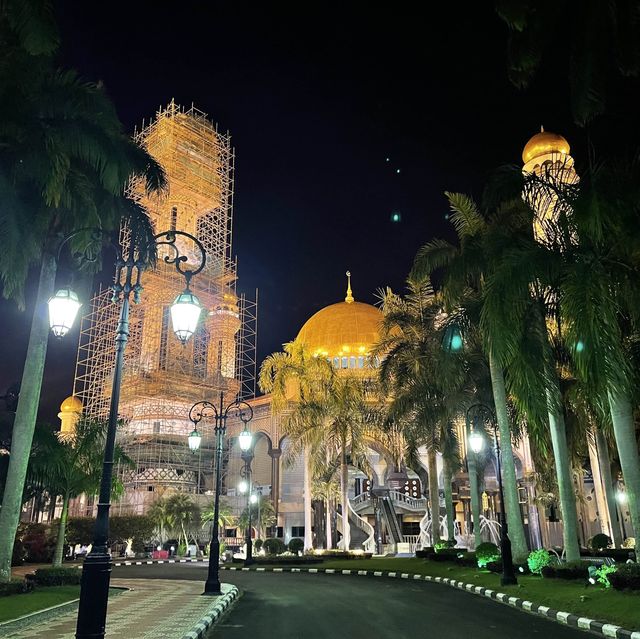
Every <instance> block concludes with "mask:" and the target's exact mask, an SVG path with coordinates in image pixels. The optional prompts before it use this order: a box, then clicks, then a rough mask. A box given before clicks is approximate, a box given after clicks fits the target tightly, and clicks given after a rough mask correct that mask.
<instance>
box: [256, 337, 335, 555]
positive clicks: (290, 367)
mask: <svg viewBox="0 0 640 639" xmlns="http://www.w3.org/2000/svg"><path fill="white" fill-rule="evenodd" d="M332 375H333V369H332V368H331V365H330V364H329V363H328V362H327V361H326V360H325V359H324V358H322V357H313V356H312V355H311V354H310V353H309V352H308V349H307V348H306V346H305V344H303V343H301V342H298V341H293V342H288V343H287V344H284V345H283V350H282V352H280V353H272V354H271V355H269V356H268V357H267V358H266V359H265V360H264V362H262V366H261V367H260V376H259V379H258V383H259V386H260V389H261V390H262V392H263V393H271V395H272V398H273V399H272V401H273V408H274V410H278V411H281V410H285V409H286V408H287V407H289V406H290V405H291V403H292V402H296V401H298V400H305V399H309V398H312V397H315V396H317V395H318V393H321V392H322V385H323V383H324V382H325V381H326V380H327V379H329V378H330V377H331V376H332ZM311 427H313V425H311ZM299 452H300V453H301V454H302V457H303V464H304V522H305V525H304V531H305V532H304V544H305V550H308V549H310V548H312V546H313V541H312V540H313V537H312V531H311V508H312V504H311V501H312V497H311V469H310V467H309V465H310V452H309V450H307V449H302V450H301V451H299ZM289 457H290V456H289Z"/></svg>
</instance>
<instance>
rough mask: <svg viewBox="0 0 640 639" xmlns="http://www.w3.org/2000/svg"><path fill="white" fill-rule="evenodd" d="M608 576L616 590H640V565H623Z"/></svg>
mask: <svg viewBox="0 0 640 639" xmlns="http://www.w3.org/2000/svg"><path fill="white" fill-rule="evenodd" d="M607 576H608V577H609V583H610V584H611V585H612V586H613V587H614V588H615V589H616V590H640V564H622V565H621V566H618V570H616V572H612V573H610V574H609V575H607Z"/></svg>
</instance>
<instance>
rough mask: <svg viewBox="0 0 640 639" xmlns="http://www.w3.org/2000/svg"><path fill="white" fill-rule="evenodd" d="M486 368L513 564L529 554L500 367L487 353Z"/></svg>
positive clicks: (521, 561) (522, 560)
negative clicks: (489, 380) (489, 375)
mask: <svg viewBox="0 0 640 639" xmlns="http://www.w3.org/2000/svg"><path fill="white" fill-rule="evenodd" d="M489 368H490V370H491V388H492V389H493V402H494V404H495V407H496V418H497V421H498V428H499V430H500V457H501V458H502V459H501V461H502V486H503V490H504V501H505V503H504V504H503V505H502V508H503V509H505V510H506V511H507V525H508V527H509V539H510V541H511V554H512V555H513V560H514V561H515V562H516V563H523V562H525V561H526V559H527V557H528V555H529V548H528V546H527V537H526V535H525V533H524V523H523V521H522V514H521V512H520V499H519V497H518V479H517V476H516V464H515V460H514V458H513V448H512V446H511V429H510V428H509V416H508V414H507V391H506V389H505V385H504V373H503V372H502V368H500V366H499V365H498V363H497V362H496V361H495V359H494V357H493V356H492V355H491V353H490V354H489Z"/></svg>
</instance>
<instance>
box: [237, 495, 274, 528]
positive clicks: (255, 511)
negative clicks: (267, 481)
mask: <svg viewBox="0 0 640 639" xmlns="http://www.w3.org/2000/svg"><path fill="white" fill-rule="evenodd" d="M250 507H251V526H252V527H254V528H255V529H256V531H257V534H258V538H259V537H260V534H261V532H262V531H263V530H265V529H266V528H270V527H271V526H273V525H274V524H275V521H276V511H275V508H274V507H273V502H272V501H271V499H269V498H268V497H265V496H263V495H260V496H259V497H258V502H257V503H255V504H251V506H250ZM237 524H238V527H239V528H240V529H241V530H244V531H245V533H246V531H247V528H248V527H249V508H248V507H247V508H245V509H244V510H243V511H242V512H241V513H240V516H239V517H238V521H237Z"/></svg>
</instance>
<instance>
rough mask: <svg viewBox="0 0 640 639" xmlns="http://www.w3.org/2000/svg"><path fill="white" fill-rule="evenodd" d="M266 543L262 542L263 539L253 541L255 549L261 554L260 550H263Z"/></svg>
mask: <svg viewBox="0 0 640 639" xmlns="http://www.w3.org/2000/svg"><path fill="white" fill-rule="evenodd" d="M263 543H264V542H263V541H262V539H254V541H253V548H254V550H255V551H256V552H260V549H261V548H262V544H263Z"/></svg>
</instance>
